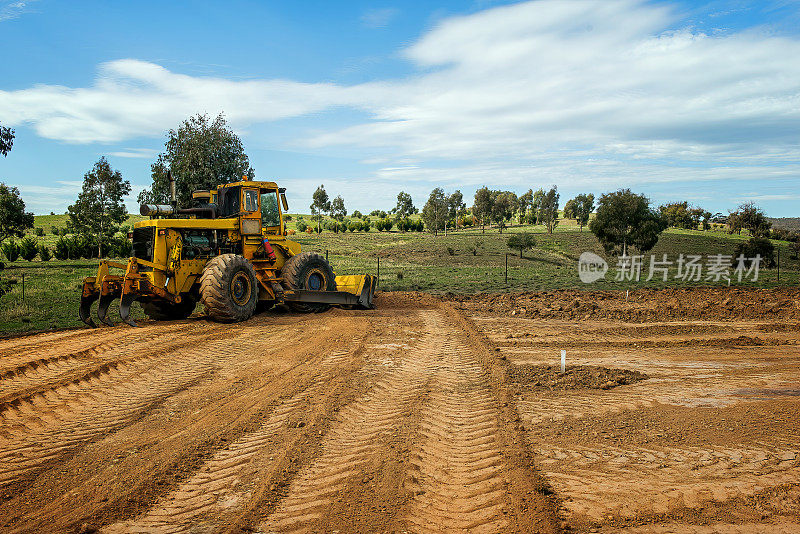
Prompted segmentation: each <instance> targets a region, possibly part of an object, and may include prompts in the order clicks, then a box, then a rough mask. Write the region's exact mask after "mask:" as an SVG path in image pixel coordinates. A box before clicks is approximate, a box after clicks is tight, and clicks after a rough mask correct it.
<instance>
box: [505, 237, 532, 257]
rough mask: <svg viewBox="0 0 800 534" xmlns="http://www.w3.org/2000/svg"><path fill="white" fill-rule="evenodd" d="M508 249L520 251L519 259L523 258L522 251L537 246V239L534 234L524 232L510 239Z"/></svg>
mask: <svg viewBox="0 0 800 534" xmlns="http://www.w3.org/2000/svg"><path fill="white" fill-rule="evenodd" d="M507 244H508V248H511V249H515V250H519V257H520V258H522V251H523V250H525V249H528V248H533V247H535V246H536V238H534V237H533V234H529V233H528V232H522V233H519V234H512V235H511V237H509V238H508V242H507Z"/></svg>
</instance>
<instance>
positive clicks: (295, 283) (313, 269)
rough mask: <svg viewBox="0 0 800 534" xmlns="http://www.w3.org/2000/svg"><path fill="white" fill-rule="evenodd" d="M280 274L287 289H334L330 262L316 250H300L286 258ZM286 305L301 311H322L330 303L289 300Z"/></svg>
mask: <svg viewBox="0 0 800 534" xmlns="http://www.w3.org/2000/svg"><path fill="white" fill-rule="evenodd" d="M281 276H282V277H283V280H284V285H285V286H286V288H287V289H305V290H307V291H336V276H334V274H333V270H332V269H331V266H330V264H328V262H327V261H326V260H325V258H324V257H323V256H322V255H320V254H317V253H316V252H301V253H300V254H297V255H295V256H292V257H291V258H289V259H288V260H286V263H284V264H283V269H281ZM287 305H288V306H289V308H290V309H292V310H294V311H297V312H301V313H311V312H322V311H325V310H327V309H329V308H330V307H331V306H330V304H322V303H311V302H289V303H287Z"/></svg>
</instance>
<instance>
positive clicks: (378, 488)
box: [0, 294, 800, 533]
mask: <svg viewBox="0 0 800 534" xmlns="http://www.w3.org/2000/svg"><path fill="white" fill-rule="evenodd" d="M792 302H793V301H792ZM474 304H476V303H470V302H469V301H468V300H466V301H461V302H457V303H454V304H450V303H442V302H439V301H436V300H434V299H432V298H430V297H425V296H420V295H415V294H404V295H399V294H395V295H392V294H384V295H383V296H382V297H381V299H380V301H379V306H378V309H376V310H372V311H368V312H365V311H344V310H332V311H330V312H327V313H324V314H312V315H295V314H288V313H280V312H269V313H266V314H262V315H259V316H257V317H256V318H254V319H252V320H250V321H248V322H246V323H243V324H238V325H219V324H214V323H209V322H206V321H205V320H203V319H190V320H188V321H180V322H171V323H158V324H155V323H150V324H145V325H144V326H142V327H141V328H136V329H131V328H127V327H117V328H103V329H98V330H79V331H64V332H55V333H49V334H41V335H37V336H30V337H22V338H16V339H8V340H2V341H0V498H1V500H0V529H2V531H3V532H32V531H39V532H94V531H101V532H113V533H116V532H303V531H305V532H335V531H338V532H343V533H344V532H559V531H577V532H591V531H604V532H617V531H628V530H634V531H641V532H676V531H678V532H750V531H759V529H761V531H763V532H771V531H775V530H776V529H777V530H778V531H793V530H796V531H800V504H799V503H798V496H800V485H799V484H798V482H797V480H798V479H800V451H798V448H799V446H798V444H800V431H799V430H798V429H800V415H799V414H800V410H798V407H800V396H798V393H800V392H798V390H797V388H798V383H800V367H798V364H800V361H798V360H800V351H798V345H797V343H798V339H800V326H799V325H798V323H797V321H796V320H793V319H791V318H786V317H783V318H782V319H781V320H766V319H765V320H756V319H752V318H749V319H747V320H746V321H737V320H734V319H730V320H728V319H726V320H725V321H716V322H713V321H701V320H698V319H692V320H686V321H672V322H656V321H652V322H644V323H642V322H638V323H626V322H620V321H619V320H613V321H612V320H609V319H606V318H603V317H592V316H591V314H589V315H590V317H588V318H587V319H583V318H581V319H580V320H569V319H568V318H559V317H551V318H544V319H543V318H541V317H538V318H533V317H530V316H528V315H526V314H519V315H516V314H515V315H511V314H510V310H509V309H503V308H499V309H498V311H496V312H492V311H491V310H490V309H487V307H484V306H480V305H474ZM454 306H455V307H458V308H461V309H460V311H459V310H457V309H456V308H455V307H454ZM529 307H530V306H529ZM792 313H794V312H792ZM562 348H564V349H566V350H567V351H568V354H569V360H568V365H569V366H570V369H569V372H568V373H566V374H565V375H561V374H560V373H558V371H557V370H555V369H553V368H550V367H548V366H549V365H551V364H554V363H557V358H558V351H559V350H560V349H562ZM600 367H604V368H606V369H605V370H602V371H600V370H598V369H599V368H600Z"/></svg>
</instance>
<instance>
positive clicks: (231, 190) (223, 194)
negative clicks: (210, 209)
mask: <svg viewBox="0 0 800 534" xmlns="http://www.w3.org/2000/svg"><path fill="white" fill-rule="evenodd" d="M241 194H242V188H241V187H225V188H223V189H220V190H219V192H218V193H217V195H218V197H219V216H220V217H235V216H237V215H239V195H241Z"/></svg>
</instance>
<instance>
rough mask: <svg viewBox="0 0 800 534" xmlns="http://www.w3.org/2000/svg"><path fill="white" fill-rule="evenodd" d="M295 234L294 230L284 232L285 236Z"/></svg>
mask: <svg viewBox="0 0 800 534" xmlns="http://www.w3.org/2000/svg"><path fill="white" fill-rule="evenodd" d="M296 233H297V232H295V231H294V230H286V235H294V234H296Z"/></svg>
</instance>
